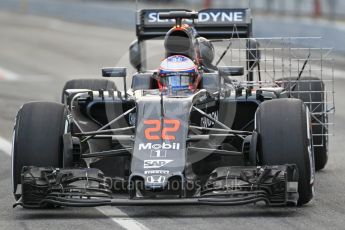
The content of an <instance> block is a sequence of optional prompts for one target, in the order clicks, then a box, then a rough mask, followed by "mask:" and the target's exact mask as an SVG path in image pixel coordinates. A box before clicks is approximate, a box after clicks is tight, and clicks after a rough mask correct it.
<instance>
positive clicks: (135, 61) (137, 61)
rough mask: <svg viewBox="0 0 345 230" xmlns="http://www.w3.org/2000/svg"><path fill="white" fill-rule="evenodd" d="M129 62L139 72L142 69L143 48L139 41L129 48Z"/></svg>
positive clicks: (135, 41)
mask: <svg viewBox="0 0 345 230" xmlns="http://www.w3.org/2000/svg"><path fill="white" fill-rule="evenodd" d="M129 62H130V63H131V65H132V66H133V68H135V69H136V70H137V71H139V70H140V69H141V48H140V44H139V41H138V40H134V41H133V42H132V43H131V45H130V46H129Z"/></svg>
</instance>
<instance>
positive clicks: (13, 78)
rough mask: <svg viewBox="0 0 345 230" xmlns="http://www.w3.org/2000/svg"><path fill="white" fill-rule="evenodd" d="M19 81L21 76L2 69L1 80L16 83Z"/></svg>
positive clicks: (0, 69)
mask: <svg viewBox="0 0 345 230" xmlns="http://www.w3.org/2000/svg"><path fill="white" fill-rule="evenodd" d="M18 79H19V76H18V75H17V74H15V73H13V72H12V71H10V70H7V69H4V68H1V67H0V80H7V81H16V80H18Z"/></svg>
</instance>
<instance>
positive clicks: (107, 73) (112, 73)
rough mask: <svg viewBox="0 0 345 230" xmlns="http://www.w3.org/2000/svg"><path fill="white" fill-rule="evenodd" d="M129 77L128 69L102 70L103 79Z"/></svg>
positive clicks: (113, 68)
mask: <svg viewBox="0 0 345 230" xmlns="http://www.w3.org/2000/svg"><path fill="white" fill-rule="evenodd" d="M126 75H127V69H126V68H125V67H106V68H102V76H103V77H123V78H125V77H126Z"/></svg>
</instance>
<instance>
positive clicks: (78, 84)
mask: <svg viewBox="0 0 345 230" xmlns="http://www.w3.org/2000/svg"><path fill="white" fill-rule="evenodd" d="M67 89H90V90H94V91H98V90H100V89H103V90H115V91H116V90H117V88H116V85H115V83H114V82H112V81H109V80H106V79H74V80H70V81H68V82H66V84H65V86H64V87H63V90H62V96H61V102H62V103H65V96H64V93H65V91H66V90H67Z"/></svg>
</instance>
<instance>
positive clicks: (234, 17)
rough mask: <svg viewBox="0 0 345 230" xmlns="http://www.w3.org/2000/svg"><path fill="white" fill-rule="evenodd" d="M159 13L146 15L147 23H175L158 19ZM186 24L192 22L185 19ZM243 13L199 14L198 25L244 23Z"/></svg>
mask: <svg viewBox="0 0 345 230" xmlns="http://www.w3.org/2000/svg"><path fill="white" fill-rule="evenodd" d="M158 14H159V12H151V13H149V14H148V20H147V22H149V23H169V22H175V20H172V19H160V18H159V16H158ZM185 21H186V22H189V23H190V22H192V20H188V19H185ZM244 21H245V12H244V11H214V12H200V13H199V16H198V23H229V22H244Z"/></svg>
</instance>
